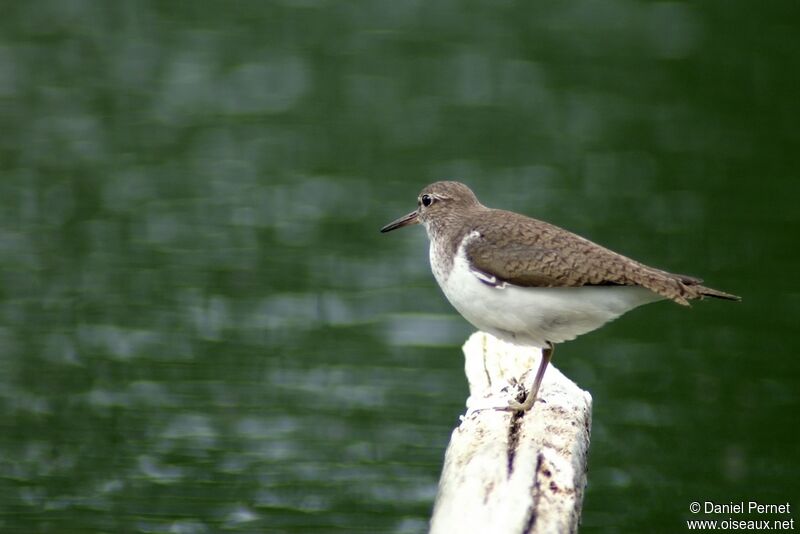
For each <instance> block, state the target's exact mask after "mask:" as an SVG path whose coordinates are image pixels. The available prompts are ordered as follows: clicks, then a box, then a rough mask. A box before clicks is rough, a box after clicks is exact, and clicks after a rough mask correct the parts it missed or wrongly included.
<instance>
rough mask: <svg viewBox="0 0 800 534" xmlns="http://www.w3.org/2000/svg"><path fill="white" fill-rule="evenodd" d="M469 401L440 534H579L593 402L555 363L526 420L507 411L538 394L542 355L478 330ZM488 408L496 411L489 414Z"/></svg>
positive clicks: (441, 503)
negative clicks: (520, 398)
mask: <svg viewBox="0 0 800 534" xmlns="http://www.w3.org/2000/svg"><path fill="white" fill-rule="evenodd" d="M464 355H465V357H466V366H465V367H466V374H467V379H468V380H469V387H470V398H469V399H468V400H467V408H468V410H467V414H466V415H465V416H464V417H463V418H462V421H461V424H460V425H459V426H458V428H456V429H455V430H454V431H453V434H452V436H451V438H450V444H449V445H448V447H447V452H446V453H445V461H444V469H443V471H442V476H441V479H440V480H439V493H438V495H437V496H436V504H435V505H434V509H433V517H432V519H431V530H430V532H431V533H432V534H452V533H453V532H458V533H459V534H464V533H473V532H474V533H476V534H477V533H480V534H485V533H489V532H491V533H497V534H512V533H513V534H529V533H545V532H548V533H549V532H559V533H561V532H576V531H577V529H578V524H579V522H580V517H581V505H582V502H583V491H584V488H585V486H586V456H587V454H588V452H589V433H590V429H591V422H592V416H591V414H592V397H591V395H589V393H588V392H586V391H583V390H581V389H580V388H579V387H578V386H576V385H575V383H574V382H572V381H571V380H569V379H568V378H567V377H565V376H564V375H563V374H561V372H560V371H559V370H558V369H556V368H555V367H553V365H552V364H551V365H550V367H549V368H548V369H547V372H546V373H545V376H544V381H543V383H542V387H541V389H540V390H539V397H540V399H544V402H542V400H537V402H536V404H535V405H534V407H533V408H532V409H531V410H530V411H529V412H527V413H524V414H514V413H512V412H508V411H501V410H496V409H492V408H491V406H494V407H497V406H505V405H507V404H508V399H509V398H510V396H512V395H516V394H517V392H518V391H520V389H519V386H518V385H515V384H516V381H517V380H521V381H522V382H523V383H524V384H525V385H527V386H530V383H531V382H532V381H533V375H534V373H535V371H536V368H537V366H538V362H539V358H541V352H540V351H539V350H538V349H533V348H530V347H518V346H515V345H510V344H507V343H504V342H502V341H499V340H498V339H496V338H494V337H492V336H490V335H488V334H485V333H483V332H476V333H475V334H473V335H472V336H471V337H470V338H469V340H467V342H466V344H465V345H464ZM487 407H488V408H487Z"/></svg>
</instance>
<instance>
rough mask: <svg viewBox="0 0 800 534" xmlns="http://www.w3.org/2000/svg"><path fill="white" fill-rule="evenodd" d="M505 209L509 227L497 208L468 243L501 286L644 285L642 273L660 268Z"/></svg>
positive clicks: (471, 255) (480, 266)
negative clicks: (498, 221) (501, 222)
mask: <svg viewBox="0 0 800 534" xmlns="http://www.w3.org/2000/svg"><path fill="white" fill-rule="evenodd" d="M500 213H502V214H503V218H504V221H505V223H506V224H505V225H501V226H498V225H497V224H492V219H494V218H495V217H498V211H497V210H493V212H490V213H488V214H487V217H486V219H485V220H484V221H482V224H479V225H478V227H477V228H476V229H475V232H473V234H472V235H471V236H470V238H469V239H468V240H467V242H466V243H465V253H466V255H467V258H468V259H469V261H470V263H471V265H472V266H473V268H474V269H475V270H476V271H478V272H479V273H482V274H483V275H485V277H486V278H487V279H488V280H491V279H494V280H496V281H497V284H500V283H502V282H506V283H509V284H514V285H517V286H523V287H579V286H586V285H641V278H642V275H643V274H645V273H646V272H654V271H655V270H654V269H650V268H649V267H646V266H644V265H642V264H641V263H639V262H636V261H634V260H631V259H630V258H626V257H625V256H622V255H620V254H617V253H615V252H612V251H611V250H608V249H606V248H604V247H601V246H600V245H597V244H596V243H592V242H591V241H589V240H587V239H584V238H582V237H580V236H578V235H576V234H573V233H571V232H569V231H567V230H564V229H562V228H559V227H557V226H553V225H551V224H548V223H545V222H543V221H536V220H533V219H529V218H527V217H524V216H521V215H517V214H513V213H511V212H500ZM508 214H511V215H512V218H511V222H512V224H508V223H509V219H508ZM493 232H494V233H493ZM670 276H674V275H670ZM687 278H688V277H687Z"/></svg>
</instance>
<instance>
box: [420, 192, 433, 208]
mask: <svg viewBox="0 0 800 534" xmlns="http://www.w3.org/2000/svg"><path fill="white" fill-rule="evenodd" d="M431 204H433V197H432V196H430V195H422V205H423V206H425V207H426V208H427V207H428V206H430V205H431Z"/></svg>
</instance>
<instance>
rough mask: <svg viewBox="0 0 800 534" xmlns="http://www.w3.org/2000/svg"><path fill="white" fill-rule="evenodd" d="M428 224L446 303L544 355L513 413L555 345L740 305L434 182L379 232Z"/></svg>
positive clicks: (454, 185) (694, 282)
mask: <svg viewBox="0 0 800 534" xmlns="http://www.w3.org/2000/svg"><path fill="white" fill-rule="evenodd" d="M412 224H422V225H423V226H424V227H425V230H426V231H427V233H428V239H429V240H430V263H431V270H432V271H433V276H434V277H435V278H436V281H437V282H438V283H439V286H440V287H441V288H442V291H443V292H444V294H445V296H446V297H447V300H449V301H450V304H452V305H453V307H454V308H455V309H456V310H458V312H459V313H460V314H461V315H462V316H463V317H464V318H465V319H466V320H467V321H469V322H470V323H472V324H473V325H474V326H475V327H476V328H478V329H480V330H483V331H484V332H488V333H490V334H492V335H494V336H495V337H497V338H500V339H503V340H506V341H510V342H512V343H515V344H518V345H527V346H532V347H538V348H541V349H542V358H541V361H540V363H539V368H538V369H537V372H536V377H535V379H534V382H533V386H532V387H531V388H530V390H528V392H527V394H526V395H525V398H524V400H523V401H522V402H519V401H518V400H516V399H512V400H510V401H509V403H508V408H507V409H509V410H512V411H527V410H530V409H531V407H533V405H534V402H535V401H536V396H537V394H538V392H539V386H540V385H541V383H542V378H543V377H544V373H545V370H546V369H547V365H548V364H549V362H550V359H551V358H552V356H553V348H554V345H555V344H557V343H561V342H563V341H569V340H571V339H575V337H577V336H579V335H581V334H585V333H587V332H591V331H592V330H595V329H597V328H600V327H601V326H602V325H604V324H605V323H607V322H608V321H611V320H613V319H616V318H617V317H619V316H620V315H622V314H623V313H625V312H627V311H629V310H632V309H633V308H636V307H637V306H641V305H642V304H648V303H650V302H656V301H658V300H664V299H667V300H672V301H674V302H677V303H678V304H682V305H684V306H688V305H689V301H691V300H697V299H702V298H704V297H715V298H719V299H726V300H740V298H739V297H737V296H736V295H731V294H729V293H725V292H722V291H718V290H716V289H711V288H710V287H706V286H704V285H702V280H700V279H698V278H693V277H691V276H684V275H681V274H673V273H669V272H667V271H662V270H660V269H656V268H654V267H649V266H647V265H644V264H642V263H639V262H638V261H635V260H632V259H630V258H627V257H625V256H623V255H621V254H617V253H616V252H613V251H611V250H609V249H607V248H605V247H602V246H600V245H598V244H596V243H593V242H592V241H589V240H588V239H585V238H583V237H581V236H579V235H576V234H573V233H572V232H569V231H567V230H564V229H562V228H559V227H557V226H554V225H552V224H549V223H546V222H544V221H539V220H536V219H532V218H530V217H526V216H525V215H520V214H519V213H514V212H511V211H504V210H499V209H492V208H487V207H486V206H484V205H483V204H481V203H480V202H479V201H478V199H477V197H476V196H475V194H474V193H473V192H472V190H470V189H469V187H467V186H466V185H464V184H462V183H460V182H452V181H444V182H436V183H433V184H431V185H429V186H427V187H425V188H424V189H423V190H422V192H421V193H420V194H419V197H418V198H417V209H416V210H414V211H412V212H411V213H409V214H408V215H405V216H403V217H400V218H399V219H397V220H396V221H394V222H392V223H389V224H387V225H386V226H384V227H383V228H382V229H381V232H390V231H392V230H395V229H397V228H401V227H403V226H408V225H412Z"/></svg>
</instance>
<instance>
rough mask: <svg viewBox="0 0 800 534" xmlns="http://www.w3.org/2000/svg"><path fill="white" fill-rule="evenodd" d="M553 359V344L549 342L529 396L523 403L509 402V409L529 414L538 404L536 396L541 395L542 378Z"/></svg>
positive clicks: (513, 400)
mask: <svg viewBox="0 0 800 534" xmlns="http://www.w3.org/2000/svg"><path fill="white" fill-rule="evenodd" d="M552 357H553V344H552V343H550V342H549V341H548V342H547V346H546V347H545V348H543V349H542V360H541V361H540V362H539V369H538V370H537V371H536V379H535V380H534V381H533V386H531V389H530V390H529V391H528V394H527V395H526V396H525V400H524V401H522V402H518V401H517V400H516V399H512V400H510V401H508V409H509V410H512V411H514V412H527V411H528V410H530V409H531V408H533V404H534V403H535V402H536V395H538V394H539V386H541V385H542V378H544V372H545V370H546V369H547V364H549V363H550V359H551V358H552Z"/></svg>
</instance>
